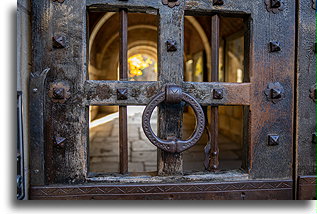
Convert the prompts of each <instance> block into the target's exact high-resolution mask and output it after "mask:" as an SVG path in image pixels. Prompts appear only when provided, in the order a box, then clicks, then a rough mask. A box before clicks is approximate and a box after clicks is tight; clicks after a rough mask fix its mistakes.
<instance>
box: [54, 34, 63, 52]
mask: <svg viewBox="0 0 317 214" xmlns="http://www.w3.org/2000/svg"><path fill="white" fill-rule="evenodd" d="M52 41H53V48H57V49H60V48H65V47H66V37H65V36H53V37H52Z"/></svg>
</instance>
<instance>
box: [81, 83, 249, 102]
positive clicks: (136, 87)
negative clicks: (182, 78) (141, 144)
mask: <svg viewBox="0 0 317 214" xmlns="http://www.w3.org/2000/svg"><path fill="white" fill-rule="evenodd" d="M162 85H163V84H162V82H135V81H133V82H132V81H130V82H127V81H95V80H88V81H86V84H85V93H86V97H87V99H86V100H85V101H84V104H85V105H120V104H121V105H146V104H148V103H149V102H150V100H151V99H152V98H153V97H154V96H155V95H156V94H158V92H160V91H162V90H164V88H163V86H162ZM181 85H183V87H182V88H183V91H184V92H186V93H188V94H189V95H191V96H193V97H194V98H195V99H196V100H197V101H198V102H199V103H200V104H201V105H212V104H215V105H249V104H250V89H251V84H250V83H220V82H219V83H217V82H210V83H207V82H204V83H198V82H184V83H182V84H181ZM118 88H127V89H128V99H127V100H117V96H116V89H118ZM215 88H216V89H223V90H224V98H223V99H220V100H215V99H213V98H212V90H213V89H215Z"/></svg>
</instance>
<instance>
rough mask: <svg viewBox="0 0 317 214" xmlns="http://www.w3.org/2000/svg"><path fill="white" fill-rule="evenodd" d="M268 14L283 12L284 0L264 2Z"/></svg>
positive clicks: (267, 0)
mask: <svg viewBox="0 0 317 214" xmlns="http://www.w3.org/2000/svg"><path fill="white" fill-rule="evenodd" d="M264 2H265V5H266V9H267V11H268V12H272V13H278V12H280V11H283V10H284V0H264Z"/></svg>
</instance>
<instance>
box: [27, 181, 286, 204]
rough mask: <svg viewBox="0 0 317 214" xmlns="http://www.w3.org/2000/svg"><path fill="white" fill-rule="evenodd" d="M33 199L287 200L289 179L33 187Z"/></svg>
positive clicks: (31, 195) (31, 194) (31, 196)
mask: <svg viewBox="0 0 317 214" xmlns="http://www.w3.org/2000/svg"><path fill="white" fill-rule="evenodd" d="M30 198H31V199H33V200H61V199H64V200H66V199H68V200H89V199H90V200H91V199H94V200H98V199H100V200H105V199H108V200H113V199H121V200H122V199H125V200H149V199H150V200H188V199H191V200H193V199H196V200H274V199H280V200H287V199H288V200H289V199H292V181H290V180H277V181H240V182H221V183H174V184H172V183H170V184H139V185H138V184H134V185H116V184H112V185H95V184H93V185H81V186H52V187H50V186H47V187H32V188H31V193H30Z"/></svg>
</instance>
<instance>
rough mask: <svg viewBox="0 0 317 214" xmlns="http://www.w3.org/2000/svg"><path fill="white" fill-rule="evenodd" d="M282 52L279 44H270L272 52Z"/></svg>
mask: <svg viewBox="0 0 317 214" xmlns="http://www.w3.org/2000/svg"><path fill="white" fill-rule="evenodd" d="M280 50H281V47H280V43H279V42H270V52H277V51H280Z"/></svg>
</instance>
